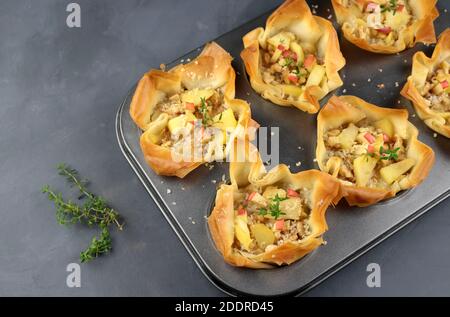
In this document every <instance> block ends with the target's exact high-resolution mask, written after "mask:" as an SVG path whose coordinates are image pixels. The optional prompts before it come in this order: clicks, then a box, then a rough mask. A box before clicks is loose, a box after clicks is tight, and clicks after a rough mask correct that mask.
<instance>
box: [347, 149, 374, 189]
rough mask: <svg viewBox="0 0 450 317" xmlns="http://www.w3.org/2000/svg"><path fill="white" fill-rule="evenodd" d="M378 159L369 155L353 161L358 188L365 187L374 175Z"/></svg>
mask: <svg viewBox="0 0 450 317" xmlns="http://www.w3.org/2000/svg"><path fill="white" fill-rule="evenodd" d="M377 162H378V159H376V158H375V157H372V156H369V155H362V156H359V157H357V158H356V159H355V160H354V161H353V171H354V173H355V177H356V186H359V187H365V186H366V185H367V183H368V182H369V180H370V178H371V177H372V175H373V171H374V169H375V166H376V165H377Z"/></svg>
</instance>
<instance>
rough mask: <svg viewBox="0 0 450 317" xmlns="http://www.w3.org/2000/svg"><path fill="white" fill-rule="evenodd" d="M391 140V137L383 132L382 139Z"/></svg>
mask: <svg viewBox="0 0 450 317" xmlns="http://www.w3.org/2000/svg"><path fill="white" fill-rule="evenodd" d="M390 140H391V138H390V137H389V135H387V134H386V133H383V141H384V142H386V143H388V142H389V141H390Z"/></svg>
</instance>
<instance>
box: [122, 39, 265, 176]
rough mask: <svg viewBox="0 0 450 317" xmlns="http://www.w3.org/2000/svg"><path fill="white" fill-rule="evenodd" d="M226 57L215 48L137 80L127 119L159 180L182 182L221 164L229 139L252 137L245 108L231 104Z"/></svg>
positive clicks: (230, 75) (213, 45) (235, 101)
mask: <svg viewBox="0 0 450 317" xmlns="http://www.w3.org/2000/svg"><path fill="white" fill-rule="evenodd" d="M231 60H232V58H231V56H230V55H229V54H228V53H227V52H226V51H225V50H223V49H222V48H221V47H220V46H219V45H217V44H216V43H210V44H208V45H206V46H205V48H204V50H203V51H202V53H201V54H200V55H199V56H198V57H197V58H196V59H194V60H193V61H192V62H190V63H188V64H185V65H178V66H176V67H175V68H173V69H171V70H169V71H168V72H165V71H160V70H151V71H150V72H148V73H147V74H145V75H144V76H143V78H142V79H141V80H140V82H139V84H138V86H137V88H136V92H135V94H134V96H133V100H132V102H131V107H130V115H131V117H132V118H133V120H134V122H135V123H136V124H137V125H138V126H139V127H140V128H141V129H142V130H143V133H142V135H141V138H140V144H141V148H142V151H143V153H144V156H145V159H146V161H147V162H148V163H149V165H150V166H151V167H152V169H153V170H154V171H155V172H156V173H158V174H160V175H169V176H178V177H184V176H186V175H187V174H188V173H189V172H191V171H192V170H193V169H195V168H197V167H198V166H199V165H201V164H203V163H205V162H209V161H214V160H224V159H225V158H226V156H227V153H228V151H229V148H230V144H232V143H233V141H232V140H234V139H236V138H237V139H242V138H245V136H246V134H247V132H250V133H252V135H253V133H254V131H255V129H256V128H257V127H258V124H257V123H256V122H254V121H253V120H252V119H251V112H250V107H249V105H248V104H247V103H246V102H245V101H243V100H239V99H234V93H235V86H234V85H235V73H234V70H233V68H232V66H231Z"/></svg>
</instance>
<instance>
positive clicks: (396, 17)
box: [331, 0, 439, 54]
mask: <svg viewBox="0 0 450 317" xmlns="http://www.w3.org/2000/svg"><path fill="white" fill-rule="evenodd" d="M331 2H332V4H333V8H334V12H335V13H336V18H337V21H338V23H339V24H340V25H341V26H342V32H343V33H344V36H345V38H346V39H347V40H348V41H350V42H351V43H353V44H355V45H356V46H358V47H360V48H362V49H364V50H367V51H371V52H374V53H382V54H394V53H398V52H401V51H403V50H405V49H406V48H409V47H412V46H414V45H415V44H416V43H417V42H422V43H425V44H431V43H435V42H436V36H435V33H434V25H433V21H434V20H435V19H436V18H437V17H438V16H439V12H438V10H437V9H436V2H437V0H395V1H392V0H331Z"/></svg>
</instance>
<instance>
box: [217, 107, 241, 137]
mask: <svg viewBox="0 0 450 317" xmlns="http://www.w3.org/2000/svg"><path fill="white" fill-rule="evenodd" d="M213 121H214V123H213V126H215V127H217V128H220V129H222V130H224V131H226V130H227V129H229V128H233V129H234V128H236V125H237V121H236V118H235V117H234V113H233V110H232V109H231V108H228V109H227V110H225V111H223V112H222V113H219V114H217V115H215V116H214V118H213Z"/></svg>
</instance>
